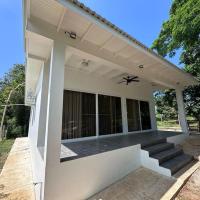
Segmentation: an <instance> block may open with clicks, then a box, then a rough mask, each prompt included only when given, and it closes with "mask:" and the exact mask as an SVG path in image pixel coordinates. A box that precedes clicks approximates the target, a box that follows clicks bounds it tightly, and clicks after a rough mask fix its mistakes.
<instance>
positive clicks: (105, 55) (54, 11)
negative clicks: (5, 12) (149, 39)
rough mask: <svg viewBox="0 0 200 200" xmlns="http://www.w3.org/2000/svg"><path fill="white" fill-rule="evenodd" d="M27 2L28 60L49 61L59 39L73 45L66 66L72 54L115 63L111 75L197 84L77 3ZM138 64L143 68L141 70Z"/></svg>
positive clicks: (172, 84) (65, 0)
mask: <svg viewBox="0 0 200 200" xmlns="http://www.w3.org/2000/svg"><path fill="white" fill-rule="evenodd" d="M28 2H29V3H27V4H26V5H25V15H26V18H27V26H26V32H25V34H26V53H27V59H28V60H29V58H30V59H32V60H33V59H35V60H40V62H42V60H47V59H48V57H49V54H50V51H51V46H52V43H53V40H55V39H56V38H59V39H62V40H63V42H66V46H68V47H69V46H70V48H68V53H69V55H70V56H69V55H68V56H67V58H68V59H66V65H67V64H68V63H69V62H70V59H71V60H72V58H73V54H75V55H80V57H81V55H82V56H83V55H85V58H86V59H89V58H90V59H94V62H97V61H95V60H98V59H95V58H99V59H101V61H102V62H104V63H105V61H106V62H107V63H108V66H111V63H112V67H110V69H109V70H108V73H112V72H113V73H114V72H115V73H116V74H119V72H117V70H119V71H120V72H125V73H129V74H134V75H137V76H139V77H141V78H142V79H144V80H147V81H149V82H151V83H155V84H158V85H163V86H165V87H168V88H176V87H181V88H184V87H186V86H188V85H194V84H198V81H197V80H196V79H195V78H194V77H192V76H191V75H189V74H187V73H185V72H184V71H182V70H181V69H179V68H178V67H176V66H175V65H173V64H172V63H170V62H169V61H167V60H165V59H164V58H162V57H160V56H158V55H157V54H156V53H155V52H153V51H152V50H150V49H148V48H147V47H145V46H144V45H143V44H141V43H140V42H138V41H137V40H136V39H134V38H133V37H131V36H130V35H128V34H127V33H125V32H123V31H122V30H120V29H119V28H117V27H116V26H115V25H113V24H111V23H110V22H108V21H107V20H106V19H104V18H102V17H101V16H99V15H98V14H96V13H95V12H93V11H91V10H90V9H89V8H87V7H85V6H84V5H83V4H81V3H79V2H78V1H76V0H57V1H54V0H30V1H28ZM26 13H28V14H26ZM65 31H67V32H75V33H76V35H77V38H76V40H73V39H71V38H70V37H67V35H66V34H65ZM77 52H78V53H77ZM81 58H83V57H81ZM98 62H100V60H99V61H98ZM28 63H29V61H28ZM97 65H99V64H97ZM104 65H105V64H104ZM139 65H143V66H144V68H143V69H140V68H139V67H138V66H139ZM30 66H32V65H31V64H30ZM97 68H98V67H97ZM27 78H28V77H27ZM30 82H31V81H30Z"/></svg>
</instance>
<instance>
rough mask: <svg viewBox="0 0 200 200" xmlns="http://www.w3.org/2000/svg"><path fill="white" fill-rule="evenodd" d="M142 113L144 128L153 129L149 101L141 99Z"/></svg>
mask: <svg viewBox="0 0 200 200" xmlns="http://www.w3.org/2000/svg"><path fill="white" fill-rule="evenodd" d="M140 113H141V123H142V130H147V129H151V118H150V110H149V102H147V101H140Z"/></svg>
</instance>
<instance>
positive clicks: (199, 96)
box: [152, 0, 200, 121]
mask: <svg viewBox="0 0 200 200" xmlns="http://www.w3.org/2000/svg"><path fill="white" fill-rule="evenodd" d="M152 48H153V49H154V50H155V51H157V53H158V54H160V55H162V56H164V57H165V56H167V55H169V56H170V57H173V56H174V55H175V54H176V52H177V50H180V51H181V55H180V63H182V64H184V67H183V70H185V71H186V72H188V73H190V74H192V75H193V76H195V77H196V78H197V79H198V80H199V81H200V0H174V1H173V3H172V6H171V9H170V15H169V19H168V20H167V21H165V22H164V23H163V25H162V29H161V31H160V34H159V36H158V38H157V39H156V40H155V41H154V43H153V45H152ZM170 93H173V91H172V90H170V91H169V90H168V91H166V92H165V94H164V95H163V96H164V98H165V99H168V100H167V103H169V102H170V97H169V94H170ZM173 96H174V95H173ZM174 98H175V97H174ZM184 100H185V103H186V111H187V114H189V115H190V116H193V117H195V118H196V119H198V120H199V121H200V86H199V85H197V86H190V87H188V88H186V89H185V91H184ZM159 101H160V100H159Z"/></svg>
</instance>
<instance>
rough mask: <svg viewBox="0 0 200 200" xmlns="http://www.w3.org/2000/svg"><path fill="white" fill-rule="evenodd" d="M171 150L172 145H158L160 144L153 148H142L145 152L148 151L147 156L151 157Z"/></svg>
mask: <svg viewBox="0 0 200 200" xmlns="http://www.w3.org/2000/svg"><path fill="white" fill-rule="evenodd" d="M172 148H174V144H172V143H160V144H156V145H153V146H149V147H144V148H142V149H143V150H145V151H148V152H149V155H150V156H152V155H154V154H156V153H159V152H161V151H165V150H168V149H172Z"/></svg>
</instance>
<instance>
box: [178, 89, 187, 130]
mask: <svg viewBox="0 0 200 200" xmlns="http://www.w3.org/2000/svg"><path fill="white" fill-rule="evenodd" d="M176 101H177V105H178V118H179V123H180V126H181V129H182V131H183V132H184V133H187V134H188V133H189V132H188V125H187V120H186V114H185V106H184V101H183V93H182V90H181V89H176Z"/></svg>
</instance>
